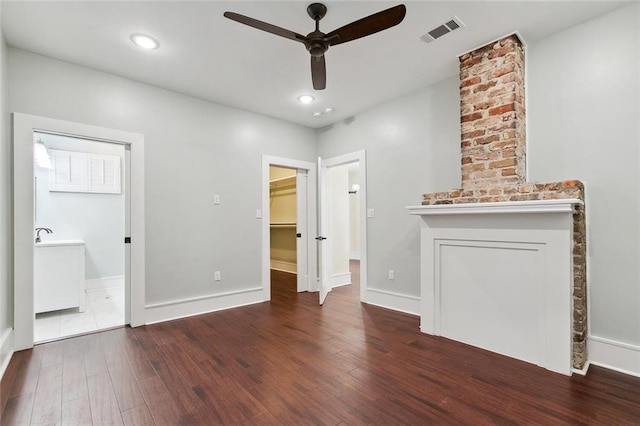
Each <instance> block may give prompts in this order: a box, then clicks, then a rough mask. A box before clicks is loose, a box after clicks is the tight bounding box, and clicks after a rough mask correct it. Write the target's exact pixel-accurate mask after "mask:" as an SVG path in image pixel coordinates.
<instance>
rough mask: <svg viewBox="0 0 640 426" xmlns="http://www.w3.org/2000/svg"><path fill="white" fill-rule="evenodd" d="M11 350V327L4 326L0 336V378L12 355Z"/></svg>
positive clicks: (12, 348)
mask: <svg viewBox="0 0 640 426" xmlns="http://www.w3.org/2000/svg"><path fill="white" fill-rule="evenodd" d="M13 350H14V347H13V329H12V328H6V329H5V330H4V331H3V333H2V336H1V337H0V379H2V377H3V376H4V372H5V371H6V370H7V366H8V365H9V361H11V357H12V356H13Z"/></svg>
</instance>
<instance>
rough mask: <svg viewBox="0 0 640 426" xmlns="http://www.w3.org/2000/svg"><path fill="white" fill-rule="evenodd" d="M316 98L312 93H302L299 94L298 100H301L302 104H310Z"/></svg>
mask: <svg viewBox="0 0 640 426" xmlns="http://www.w3.org/2000/svg"><path fill="white" fill-rule="evenodd" d="M315 99H316V98H314V97H313V96H311V95H300V96H298V102H300V103H301V104H305V105H308V104H310V103H311V102H313V101H314V100H315Z"/></svg>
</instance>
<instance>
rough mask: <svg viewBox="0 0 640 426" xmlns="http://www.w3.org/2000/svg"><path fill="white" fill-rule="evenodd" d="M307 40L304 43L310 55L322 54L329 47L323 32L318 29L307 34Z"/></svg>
mask: <svg viewBox="0 0 640 426" xmlns="http://www.w3.org/2000/svg"><path fill="white" fill-rule="evenodd" d="M307 38H308V39H309V41H308V42H307V43H305V46H306V48H307V50H308V51H309V53H310V54H311V56H315V57H318V56H322V55H324V53H325V52H326V51H327V50H328V49H329V43H328V42H327V41H326V40H325V39H324V33H322V32H320V31H314V32H312V33H309V34H308V35H307Z"/></svg>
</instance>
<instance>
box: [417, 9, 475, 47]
mask: <svg viewBox="0 0 640 426" xmlns="http://www.w3.org/2000/svg"><path fill="white" fill-rule="evenodd" d="M464 26H465V25H464V24H463V23H462V21H461V20H460V18H458V17H457V16H454V17H453V18H452V19H451V20H450V21H447V22H445V23H444V24H442V25H439V26H437V27H436V28H434V29H432V30H431V31H429V32H428V33H426V34H425V35H423V36H421V37H420V40H422V41H424V42H425V43H431V42H432V41H434V40H436V39H438V38H440V37H442V36H443V35H445V34H449V33H450V32H451V31H455V30H457V29H458V28H464Z"/></svg>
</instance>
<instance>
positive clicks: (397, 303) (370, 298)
mask: <svg viewBox="0 0 640 426" xmlns="http://www.w3.org/2000/svg"><path fill="white" fill-rule="evenodd" d="M363 302H365V303H368V304H370V305H375V306H380V307H382V308H386V309H391V310H394V311H399V312H404V313H406V314H411V315H416V316H419V315H420V298H419V297H417V296H409V295H408V294H402V293H396V292H393V291H386V290H378V289H375V288H369V289H367V293H366V299H365V300H363Z"/></svg>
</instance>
